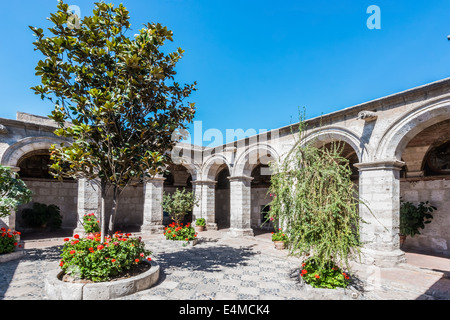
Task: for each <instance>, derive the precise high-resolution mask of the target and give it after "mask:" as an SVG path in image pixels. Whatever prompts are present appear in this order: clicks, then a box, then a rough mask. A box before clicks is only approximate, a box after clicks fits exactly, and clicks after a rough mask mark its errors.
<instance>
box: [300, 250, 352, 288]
mask: <svg viewBox="0 0 450 320" xmlns="http://www.w3.org/2000/svg"><path fill="white" fill-rule="evenodd" d="M300 276H301V277H302V279H303V280H304V281H305V282H306V283H308V284H309V285H311V286H312V287H314V288H328V289H335V288H337V287H339V288H347V286H348V284H349V282H350V276H349V275H348V274H347V273H346V272H344V271H343V270H342V269H340V268H339V267H338V266H337V265H336V264H334V263H332V262H328V263H327V264H325V265H323V266H321V265H320V264H319V263H318V261H317V260H316V259H315V258H314V257H312V258H309V259H307V260H305V261H304V262H303V263H302V268H301V269H300Z"/></svg>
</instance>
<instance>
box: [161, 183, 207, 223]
mask: <svg viewBox="0 0 450 320" xmlns="http://www.w3.org/2000/svg"><path fill="white" fill-rule="evenodd" d="M197 204H198V200H197V199H196V197H195V195H194V193H193V192H189V191H186V189H184V188H183V190H182V191H180V189H177V190H176V191H175V193H173V194H172V195H170V194H165V195H164V196H163V202H162V207H163V209H164V211H166V212H168V213H169V216H170V218H171V219H172V220H173V221H175V223H176V224H180V223H181V221H183V218H184V216H185V215H186V214H187V213H188V212H189V211H192V209H193V208H194V206H195V205H197Z"/></svg>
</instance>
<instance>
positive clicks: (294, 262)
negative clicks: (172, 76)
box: [0, 230, 450, 301]
mask: <svg viewBox="0 0 450 320" xmlns="http://www.w3.org/2000/svg"><path fill="white" fill-rule="evenodd" d="M136 235H140V234H139V233H136ZM142 237H143V240H144V241H145V243H146V246H147V247H148V249H150V250H152V251H153V254H152V259H153V260H154V261H156V262H157V263H158V264H159V265H160V267H161V274H160V278H159V281H158V283H157V284H156V285H155V286H153V287H151V288H150V289H148V290H144V291H141V292H138V293H136V294H133V295H129V296H125V297H122V298H120V299H121V300H189V301H191V300H199V301H206V300H208V301H209V300H220V301H224V300H228V301H229V300H242V301H251V300H270V301H274V300H448V299H450V278H449V275H450V261H449V259H446V258H442V257H439V256H432V255H425V254H419V253H413V252H407V253H406V258H407V263H405V264H401V265H399V266H398V267H395V268H383V269H380V272H379V273H376V272H374V273H373V274H374V275H376V277H374V276H372V277H367V275H365V272H366V271H367V266H366V267H363V266H362V265H355V269H354V272H355V277H354V279H355V281H353V283H352V285H351V286H350V287H349V288H348V289H346V290H343V289H342V290H341V289H340V290H326V289H318V290H314V289H313V290H311V289H307V288H305V287H304V286H302V284H301V283H300V281H299V266H300V263H301V262H300V260H299V259H297V258H295V257H292V256H289V255H288V252H287V250H276V249H275V248H274V245H273V243H272V241H271V239H270V233H258V234H255V236H254V237H243V238H240V239H237V238H232V237H228V236H227V230H221V231H206V232H202V233H200V235H199V243H198V244H197V245H196V246H194V247H182V246H179V245H177V244H176V243H174V242H173V241H166V240H164V238H163V237H162V236H161V235H147V236H144V235H142ZM23 244H24V252H25V254H24V255H23V256H22V257H21V258H20V259H16V260H13V261H9V262H5V263H2V264H0V299H1V300H47V297H46V294H45V288H44V279H45V277H46V274H47V273H48V271H49V270H52V269H56V268H58V261H59V260H60V248H61V246H62V244H63V237H58V235H55V237H52V238H39V237H37V236H25V237H24V239H23ZM359 275H360V276H359ZM364 277H365V278H364ZM371 281H372V282H371Z"/></svg>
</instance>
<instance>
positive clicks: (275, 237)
mask: <svg viewBox="0 0 450 320" xmlns="http://www.w3.org/2000/svg"><path fill="white" fill-rule="evenodd" d="M272 241H283V242H287V241H288V237H287V235H286V233H284V232H283V231H282V230H281V228H280V229H278V232H276V233H275V232H272Z"/></svg>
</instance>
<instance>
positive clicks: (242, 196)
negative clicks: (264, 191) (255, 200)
mask: <svg viewBox="0 0 450 320" xmlns="http://www.w3.org/2000/svg"><path fill="white" fill-rule="evenodd" d="M228 179H229V180H230V215H231V217H230V235H231V236H233V237H241V236H253V229H252V228H251V227H250V219H251V181H252V180H253V178H252V177H247V176H235V177H228Z"/></svg>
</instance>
